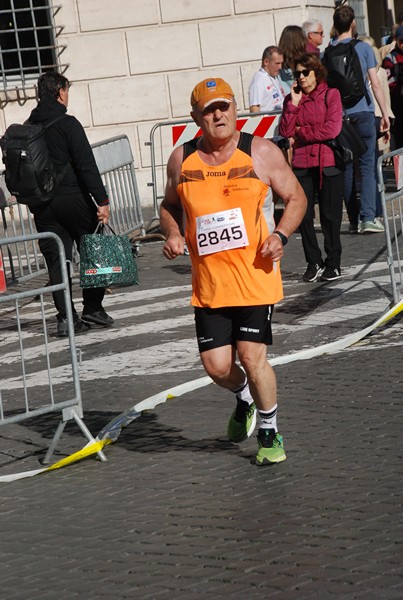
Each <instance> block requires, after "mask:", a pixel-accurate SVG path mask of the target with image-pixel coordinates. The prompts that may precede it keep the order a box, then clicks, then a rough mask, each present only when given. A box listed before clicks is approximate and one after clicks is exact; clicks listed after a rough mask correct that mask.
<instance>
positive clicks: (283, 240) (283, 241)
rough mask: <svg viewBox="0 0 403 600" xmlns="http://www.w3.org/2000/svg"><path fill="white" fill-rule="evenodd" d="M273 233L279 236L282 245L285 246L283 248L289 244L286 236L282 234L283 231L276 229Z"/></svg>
mask: <svg viewBox="0 0 403 600" xmlns="http://www.w3.org/2000/svg"><path fill="white" fill-rule="evenodd" d="M273 233H275V234H276V235H278V237H279V238H280V240H281V243H282V244H283V246H285V245H286V244H287V242H288V237H287V236H286V235H284V233H281V231H277V229H275V230H274V231H273Z"/></svg>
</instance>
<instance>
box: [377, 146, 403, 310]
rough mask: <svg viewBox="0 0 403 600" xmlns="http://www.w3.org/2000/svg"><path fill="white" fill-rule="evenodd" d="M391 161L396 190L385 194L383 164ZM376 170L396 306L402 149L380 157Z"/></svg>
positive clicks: (402, 226)
mask: <svg viewBox="0 0 403 600" xmlns="http://www.w3.org/2000/svg"><path fill="white" fill-rule="evenodd" d="M391 161H392V163H393V165H394V171H395V176H396V190H394V191H391V192H388V193H387V192H386V185H385V181H384V177H383V172H384V166H385V163H390V162H391ZM377 169H378V181H379V184H378V185H379V191H380V193H381V200H382V209H383V217H384V226H385V237H386V249H387V261H388V268H389V274H390V279H391V284H392V295H393V302H394V304H398V302H400V300H402V295H403V241H402V231H403V210H402V197H403V148H399V149H398V150H394V151H393V152H388V153H387V154H383V155H382V156H380V157H379V159H378V164H377Z"/></svg>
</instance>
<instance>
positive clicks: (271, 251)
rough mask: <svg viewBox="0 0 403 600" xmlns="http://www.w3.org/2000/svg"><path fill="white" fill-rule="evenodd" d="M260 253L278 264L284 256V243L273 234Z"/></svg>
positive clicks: (266, 240)
mask: <svg viewBox="0 0 403 600" xmlns="http://www.w3.org/2000/svg"><path fill="white" fill-rule="evenodd" d="M260 253H261V255H262V256H268V257H269V258H271V260H272V261H273V262H278V261H279V260H280V259H281V258H282V257H283V256H284V247H283V242H282V241H281V239H280V238H279V236H278V235H276V234H272V235H271V236H269V237H268V238H266V239H265V241H264V242H263V244H262V247H261V249H260Z"/></svg>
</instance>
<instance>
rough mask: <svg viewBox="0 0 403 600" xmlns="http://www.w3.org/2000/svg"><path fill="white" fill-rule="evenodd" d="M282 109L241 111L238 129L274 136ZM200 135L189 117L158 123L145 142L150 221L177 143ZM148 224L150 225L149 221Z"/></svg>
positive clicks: (154, 218) (156, 214) (159, 199)
mask: <svg viewBox="0 0 403 600" xmlns="http://www.w3.org/2000/svg"><path fill="white" fill-rule="evenodd" d="M280 115H281V111H275V112H272V113H263V112H262V113H242V114H238V116H237V129H238V130H239V131H245V132H247V133H252V134H254V135H258V136H260V137H265V138H275V137H276V136H277V135H278V125H279V120H280ZM198 135H200V129H199V127H198V126H197V125H196V124H195V122H194V121H193V120H192V119H181V120H180V121H164V122H163V123H157V124H156V125H154V127H153V128H152V129H151V131H150V139H149V141H147V142H145V144H146V146H149V147H150V153H151V179H152V180H151V182H150V183H148V186H149V187H152V189H153V211H154V213H153V218H152V221H151V223H153V221H156V220H159V203H160V201H161V200H162V199H163V197H164V190H165V184H166V165H167V162H168V159H169V156H170V155H171V152H172V151H173V150H174V149H175V148H176V147H177V146H179V145H180V144H183V143H184V142H188V141H189V140H191V139H193V138H194V137H197V136H198ZM151 223H150V224H151Z"/></svg>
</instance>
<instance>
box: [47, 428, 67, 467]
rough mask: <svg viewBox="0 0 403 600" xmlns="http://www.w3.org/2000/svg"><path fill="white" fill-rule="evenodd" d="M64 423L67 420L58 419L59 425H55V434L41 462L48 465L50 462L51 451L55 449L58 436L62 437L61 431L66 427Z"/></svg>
mask: <svg viewBox="0 0 403 600" xmlns="http://www.w3.org/2000/svg"><path fill="white" fill-rule="evenodd" d="M66 423H67V421H60V423H59V425H58V426H57V429H56V432H55V435H54V436H53V439H52V441H51V442H50V445H49V448H48V451H47V452H46V454H45V458H44V459H43V461H42V464H44V465H48V464H49V463H50V461H51V458H52V456H53V453H54V451H55V450H56V446H57V444H58V443H59V440H60V438H61V437H62V433H63V431H64V428H65V427H66Z"/></svg>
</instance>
